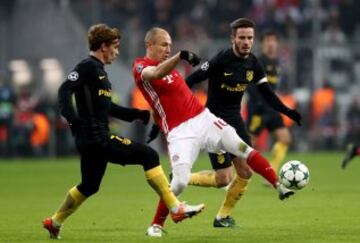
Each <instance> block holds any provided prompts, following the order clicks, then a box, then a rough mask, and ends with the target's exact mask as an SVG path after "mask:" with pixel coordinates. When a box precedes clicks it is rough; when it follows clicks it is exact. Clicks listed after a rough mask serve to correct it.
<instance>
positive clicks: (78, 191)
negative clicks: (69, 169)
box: [43, 146, 106, 239]
mask: <svg viewBox="0 0 360 243" xmlns="http://www.w3.org/2000/svg"><path fill="white" fill-rule="evenodd" d="M101 154H103V153H102V151H101V149H99V147H98V146H93V147H88V149H86V148H82V149H80V156H81V183H80V184H79V185H77V186H74V187H72V188H71V189H70V190H69V191H68V193H67V195H66V196H65V199H64V201H63V202H62V203H61V205H60V207H59V209H58V210H57V211H56V212H55V213H54V215H53V216H52V217H50V218H47V219H45V220H44V221H43V225H44V227H45V228H46V229H47V230H48V231H49V233H50V237H51V238H56V239H58V238H60V237H59V232H60V228H61V226H62V224H63V223H64V221H65V220H66V219H67V218H68V217H69V216H70V215H71V214H73V213H74V212H75V211H76V210H77V209H78V207H79V206H80V205H81V204H82V203H83V201H85V199H87V198H88V197H89V196H91V195H93V194H95V193H96V192H97V191H98V190H99V186H100V183H101V180H102V177H103V175H104V173H105V170H106V160H105V159H104V158H103V157H102V156H100V155H101Z"/></svg>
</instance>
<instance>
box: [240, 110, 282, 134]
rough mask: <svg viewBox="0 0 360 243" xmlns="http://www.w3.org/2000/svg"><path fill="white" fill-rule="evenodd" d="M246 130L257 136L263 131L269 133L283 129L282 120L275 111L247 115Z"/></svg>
mask: <svg viewBox="0 0 360 243" xmlns="http://www.w3.org/2000/svg"><path fill="white" fill-rule="evenodd" d="M247 125H248V130H249V132H250V133H251V134H254V135H259V134H260V132H261V131H262V130H263V129H265V128H266V129H268V130H269V131H270V132H272V131H274V130H276V129H279V128H283V127H285V125H284V122H283V119H282V117H281V115H280V113H279V112H277V111H266V112H264V113H262V114H256V113H254V114H249V117H248V120H247Z"/></svg>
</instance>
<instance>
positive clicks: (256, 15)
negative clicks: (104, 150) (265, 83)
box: [0, 0, 360, 157]
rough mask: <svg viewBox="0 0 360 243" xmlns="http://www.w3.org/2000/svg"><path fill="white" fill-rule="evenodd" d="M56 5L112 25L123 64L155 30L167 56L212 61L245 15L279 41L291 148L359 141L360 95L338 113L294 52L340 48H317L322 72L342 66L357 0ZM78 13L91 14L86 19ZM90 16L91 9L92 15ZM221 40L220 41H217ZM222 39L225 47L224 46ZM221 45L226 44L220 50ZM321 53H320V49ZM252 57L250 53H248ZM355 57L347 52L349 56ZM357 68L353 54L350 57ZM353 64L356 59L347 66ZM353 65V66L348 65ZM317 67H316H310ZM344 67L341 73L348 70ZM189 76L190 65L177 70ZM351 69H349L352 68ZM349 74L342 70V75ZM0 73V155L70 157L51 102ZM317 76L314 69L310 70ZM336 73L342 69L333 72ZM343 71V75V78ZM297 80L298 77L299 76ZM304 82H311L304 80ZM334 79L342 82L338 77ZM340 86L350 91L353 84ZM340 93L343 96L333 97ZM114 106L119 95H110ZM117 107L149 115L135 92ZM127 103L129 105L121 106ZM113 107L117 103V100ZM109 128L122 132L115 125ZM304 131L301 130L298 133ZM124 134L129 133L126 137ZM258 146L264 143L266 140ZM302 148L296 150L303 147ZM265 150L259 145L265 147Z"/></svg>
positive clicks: (332, 92) (201, 93)
mask: <svg viewBox="0 0 360 243" xmlns="http://www.w3.org/2000/svg"><path fill="white" fill-rule="evenodd" d="M54 1H56V2H57V3H58V4H59V5H61V4H64V2H67V4H68V5H69V6H70V7H71V8H72V10H73V11H74V12H75V13H78V14H77V16H78V18H80V19H81V20H82V21H83V23H84V26H89V25H91V24H93V23H97V22H104V23H107V24H109V25H110V26H116V27H118V28H119V29H120V30H121V32H122V39H123V42H124V46H125V48H121V60H122V61H125V62H126V63H127V65H128V66H129V65H130V64H131V62H132V61H133V60H134V57H136V56H142V55H143V54H144V45H143V38H144V36H145V32H146V30H147V29H148V28H150V27H152V26H161V27H164V28H165V29H167V30H169V32H170V33H171V35H172V37H173V44H174V49H175V50H174V51H176V50H180V49H189V50H194V51H196V52H198V53H199V54H200V55H201V56H202V57H205V58H206V57H209V56H212V55H213V54H214V53H215V52H216V51H217V50H218V49H219V48H221V47H226V46H227V45H229V38H230V32H229V23H230V22H231V21H233V20H234V19H236V18H239V17H248V18H250V19H253V20H254V21H255V22H256V24H257V31H258V32H261V31H262V30H265V29H269V28H271V29H274V30H276V31H277V32H278V33H280V35H281V36H282V39H283V45H282V49H281V63H282V64H283V70H284V76H283V77H282V79H283V84H280V94H281V95H282V97H283V99H284V100H287V101H288V102H290V103H289V104H291V105H292V106H296V105H297V106H298V108H299V110H300V111H301V112H302V114H303V116H304V118H305V121H304V125H303V127H300V128H299V127H297V126H294V125H293V124H291V123H289V124H288V126H289V127H290V129H291V131H292V132H293V133H294V134H295V136H294V137H296V136H299V137H301V138H302V139H301V140H300V139H299V143H297V144H294V145H293V149H297V150H301V149H340V148H343V147H344V146H345V144H346V143H348V142H357V143H360V141H359V140H360V96H359V95H353V96H351V98H350V100H351V101H350V103H349V104H348V105H346V107H345V109H340V108H339V99H338V97H339V96H338V94H339V89H338V85H337V84H336V83H335V85H334V83H332V82H330V81H328V80H324V81H321V82H322V83H321V85H314V84H313V82H312V80H311V79H312V78H313V77H308V76H306V75H309V73H311V71H310V70H309V68H310V66H311V67H312V66H313V64H314V63H315V64H316V62H312V61H311V60H312V59H311V58H314V54H312V55H311V54H309V53H310V52H308V50H307V49H301V48H302V47H301V42H306V41H308V40H312V41H314V38H315V41H316V43H320V44H319V49H321V48H325V47H326V46H327V45H330V46H331V45H335V46H337V47H339V46H341V49H339V48H338V49H336V48H335V49H334V48H332V49H326V50H325V49H324V50H325V52H326V53H330V54H328V56H329V55H332V54H333V55H335V56H336V57H338V56H340V57H341V58H338V59H334V60H335V61H333V60H331V62H329V63H330V64H329V66H331V68H332V67H334V68H333V69H334V70H335V71H336V70H337V69H336V68H338V69H339V68H341V67H342V66H343V63H345V61H343V59H342V58H343V56H346V55H343V54H341V55H339V54H338V53H337V52H335V51H333V50H340V53H350V52H351V49H350V48H349V47H348V46H347V43H348V42H349V41H352V42H355V43H357V42H359V41H360V18H359V17H358V16H360V1H356V0H318V1H312V0H303V1H301V0H244V1H239V0H226V1H220V0H183V1H175V0H103V1H100V0H72V1H65V0H54ZM84 9H90V10H91V11H89V12H88V13H89V14H87V15H84V14H83V11H84ZM95 10H96V11H95ZM219 39H221V40H222V41H221V42H219V43H220V44H219V43H218V42H217V40H219ZM224 39H226V41H225V42H224ZM292 40H297V41H298V42H299V43H300V49H299V50H298V54H297V58H298V60H297V61H296V62H297V66H296V67H294V65H292V64H293V62H290V59H291V58H292V56H294V55H293V53H292V52H293V49H294V48H292V46H291V45H290V44H289V43H291V41H292ZM224 43H225V46H224ZM320 47H321V48H320ZM254 51H255V52H256V51H257V50H254ZM353 54H354V53H353ZM354 57H355V58H357V59H356V60H357V61H358V62H357V63H358V65H360V53H358V54H354ZM346 61H347V62H348V63H346V65H349V63H350V64H351V65H352V64H354V63H353V62H355V59H349V60H346ZM354 66H356V65H355V64H354ZM295 68H296V69H299V70H297V72H298V73H299V74H298V75H297V76H296V75H295V79H296V80H295V82H296V85H295V86H294V85H292V86H291V85H287V84H286V82H287V81H288V80H289V73H291V72H296V70H295V71H294V70H293V69H295ZM312 68H313V69H316V68H315V67H312ZM347 68H348V67H347ZM180 69H181V71H182V73H183V74H185V76H186V74H189V72H191V68H190V67H189V66H186V65H185V66H181V67H180ZM354 69H355V67H354ZM346 70H347V71H346V72H348V69H346ZM1 71H2V70H0V157H4V156H9V157H11V156H15V155H16V156H19V155H20V156H43V155H67V154H72V153H74V152H75V147H74V144H73V142H72V139H71V134H70V132H69V129H68V128H67V123H66V121H64V119H63V118H61V117H60V116H59V114H58V109H57V104H56V102H54V100H48V99H46V98H44V97H45V96H43V95H40V94H39V93H38V92H36V91H37V87H36V86H31V85H30V86H22V87H13V83H12V82H11V80H10V79H9V78H8V77H5V76H4V75H2V74H1ZM316 71H318V70H316ZM340 71H341V70H340ZM348 73H349V72H348ZM300 75H302V76H300ZM352 77H353V78H354V80H346V82H347V84H350V85H354V84H355V85H356V84H358V83H359V77H360V73H359V75H357V76H352ZM308 80H310V81H308ZM340 80H341V79H340ZM347 84H343V86H345V87H346V88H349V87H350V89H351V87H353V86H349V87H347ZM299 87H301V88H304V87H305V88H306V89H309V90H310V95H309V96H308V98H307V99H306V100H305V102H304V99H300V100H299V99H298V98H299V96H297V95H294V92H293V91H294V88H299ZM194 92H196V94H197V96H198V98H199V99H200V100H202V102H203V103H204V102H205V101H206V85H205V86H204V85H202V86H199V87H197V88H196V90H194ZM340 92H344V90H342V91H340ZM345 92H346V90H345ZM115 98H116V99H117V100H119V97H115ZM120 98H121V99H120V100H122V101H123V102H122V103H121V105H128V106H132V107H136V108H141V109H148V108H149V107H148V106H147V104H146V103H144V101H143V100H142V97H141V95H139V93H138V91H137V90H136V88H134V89H132V90H131V92H129V94H128V97H120ZM126 101H128V102H126ZM117 103H119V102H118V101H117ZM112 128H113V129H115V130H118V131H120V132H121V133H122V134H123V131H121V129H122V127H121V125H119V124H118V123H116V122H113V123H112ZM148 130H149V129H148V128H147V127H144V126H143V125H142V124H141V123H135V124H133V125H132V126H131V131H132V133H131V135H130V137H131V138H133V139H134V140H137V141H139V142H144V141H145V140H146V134H147V132H148ZM304 131H307V132H306V133H304ZM126 135H128V133H127V134H126ZM264 140H266V135H265V138H264ZM302 144H303V145H302ZM264 148H266V146H265V147H264Z"/></svg>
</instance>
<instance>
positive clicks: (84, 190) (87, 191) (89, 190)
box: [78, 183, 100, 197]
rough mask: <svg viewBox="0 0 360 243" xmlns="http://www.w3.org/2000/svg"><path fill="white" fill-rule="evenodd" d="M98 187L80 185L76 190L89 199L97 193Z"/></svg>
mask: <svg viewBox="0 0 360 243" xmlns="http://www.w3.org/2000/svg"><path fill="white" fill-rule="evenodd" d="M99 188H100V186H99V185H95V184H83V183H81V184H80V185H79V186H78V190H79V191H80V192H81V194H83V195H84V196H85V197H90V196H91V195H94V194H95V193H97V192H98V191H99Z"/></svg>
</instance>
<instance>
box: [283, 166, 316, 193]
mask: <svg viewBox="0 0 360 243" xmlns="http://www.w3.org/2000/svg"><path fill="white" fill-rule="evenodd" d="M309 179H310V173H309V169H308V168H307V167H306V166H305V165H304V164H303V163H301V162H300V161H298V160H290V161H288V162H286V163H285V164H284V165H283V166H282V167H281V168H280V171H279V181H280V183H281V184H283V185H284V186H286V187H287V188H289V189H295V190H300V189H302V188H304V187H305V186H306V185H307V184H308V183H309Z"/></svg>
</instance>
